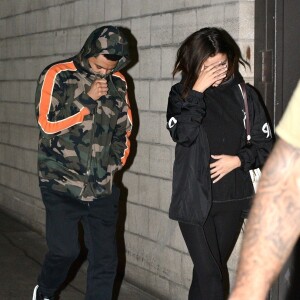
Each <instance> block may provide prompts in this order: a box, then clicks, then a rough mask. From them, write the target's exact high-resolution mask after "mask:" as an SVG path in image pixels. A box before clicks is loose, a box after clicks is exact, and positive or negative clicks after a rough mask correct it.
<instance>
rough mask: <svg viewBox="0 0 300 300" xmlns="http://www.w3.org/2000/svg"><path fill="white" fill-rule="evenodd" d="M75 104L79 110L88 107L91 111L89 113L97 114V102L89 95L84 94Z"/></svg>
mask: <svg viewBox="0 0 300 300" xmlns="http://www.w3.org/2000/svg"><path fill="white" fill-rule="evenodd" d="M74 104H75V105H76V106H77V107H78V108H79V109H82V107H83V106H84V107H86V108H88V109H89V111H90V112H91V113H92V114H94V113H95V112H96V108H97V101H95V100H94V99H92V98H91V97H90V96H89V95H87V94H86V93H82V94H81V95H80V96H79V97H78V98H77V99H76V100H75V101H74Z"/></svg>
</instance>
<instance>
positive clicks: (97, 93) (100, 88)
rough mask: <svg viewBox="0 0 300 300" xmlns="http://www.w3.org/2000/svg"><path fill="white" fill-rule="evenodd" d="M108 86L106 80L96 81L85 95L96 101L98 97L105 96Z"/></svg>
mask: <svg viewBox="0 0 300 300" xmlns="http://www.w3.org/2000/svg"><path fill="white" fill-rule="evenodd" d="M107 92H108V86H107V81H106V79H96V80H95V81H94V82H93V83H92V85H91V88H90V90H89V92H88V93H87V94H88V95H89V96H90V97H91V98H92V99H93V100H95V101H97V100H99V98H100V97H102V96H105V95H107Z"/></svg>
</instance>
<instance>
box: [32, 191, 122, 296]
mask: <svg viewBox="0 0 300 300" xmlns="http://www.w3.org/2000/svg"><path fill="white" fill-rule="evenodd" d="M41 192H42V199H43V202H44V204H45V207H46V239H47V245H48V250H49V251H48V253H47V254H46V256H45V260H44V263H43V266H42V271H41V274H40V276H39V278H38V285H39V287H40V291H41V292H42V294H43V295H45V296H48V297H50V296H52V295H54V293H55V292H56V291H57V290H58V288H59V287H60V285H61V284H62V283H63V282H64V280H65V279H66V276H67V273H68V271H69V268H70V266H71V264H72V263H73V261H74V260H75V259H76V258H77V257H78V255H79V251H80V249H79V241H78V222H82V225H83V228H84V241H85V245H86V247H87V249H88V262H89V266H88V271H87V291H86V299H87V300H110V299H111V296H112V289H113V283H114V279H115V275H116V267H117V251H116V239H115V232H116V222H117V217H118V202H119V194H120V192H119V189H118V188H117V187H116V186H113V190H112V194H111V195H110V196H106V197H103V198H99V199H95V200H94V201H92V202H83V201H80V200H77V199H73V198H70V197H68V196H66V195H65V194H62V193H57V192H53V191H51V190H49V189H45V188H41Z"/></svg>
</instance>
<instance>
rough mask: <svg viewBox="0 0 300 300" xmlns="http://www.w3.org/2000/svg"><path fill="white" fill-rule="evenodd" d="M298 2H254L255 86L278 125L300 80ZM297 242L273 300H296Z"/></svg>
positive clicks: (299, 245) (299, 271)
mask: <svg viewBox="0 0 300 300" xmlns="http://www.w3.org/2000/svg"><path fill="white" fill-rule="evenodd" d="M299 28H300V1H299V0H288V1H284V0H256V1H255V59H254V64H255V66H254V85H255V87H256V88H257V89H258V90H259V91H260V93H261V95H262V96H263V98H264V100H265V103H266V106H267V109H268V111H269V114H270V117H271V119H272V122H273V125H274V126H275V125H277V124H278V121H279V120H280V118H281V116H282V114H283V112H284V110H285V108H286V106H287V103H288V101H289V99H290V97H291V95H292V93H293V90H294V89H295V87H296V85H297V82H298V80H299V79H300V55H299ZM299 257H300V242H299V241H298V243H297V245H296V247H295V249H294V252H293V254H292V255H291V257H290V258H289V260H288V262H287V263H286V265H285V266H284V268H283V269H282V272H281V273H280V275H279V277H278V279H277V280H276V281H275V283H274V285H273V287H272V289H271V291H270V295H269V299H272V300H299V299H300V285H299V284H298V283H297V278H298V279H299V278H300V263H299Z"/></svg>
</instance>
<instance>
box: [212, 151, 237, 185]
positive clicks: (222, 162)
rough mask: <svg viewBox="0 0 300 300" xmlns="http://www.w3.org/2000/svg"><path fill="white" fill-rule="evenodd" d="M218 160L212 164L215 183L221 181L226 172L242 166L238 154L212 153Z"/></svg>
mask: <svg viewBox="0 0 300 300" xmlns="http://www.w3.org/2000/svg"><path fill="white" fill-rule="evenodd" d="M211 157H212V158H213V159H215V160H216V161H215V162H213V163H212V164H210V176H211V179H214V180H213V183H216V182H217V181H219V180H220V179H221V178H222V177H224V176H225V175H226V174H228V173H229V172H231V171H232V170H234V169H236V168H238V167H240V166H241V161H240V159H239V158H238V156H232V155H224V154H222V155H212V156H211Z"/></svg>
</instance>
